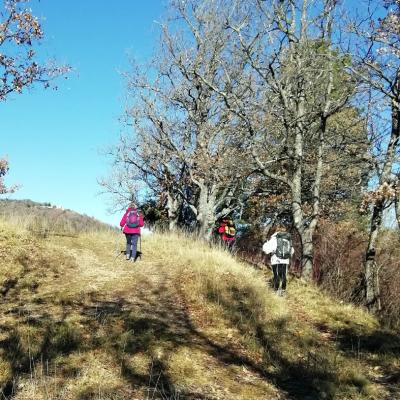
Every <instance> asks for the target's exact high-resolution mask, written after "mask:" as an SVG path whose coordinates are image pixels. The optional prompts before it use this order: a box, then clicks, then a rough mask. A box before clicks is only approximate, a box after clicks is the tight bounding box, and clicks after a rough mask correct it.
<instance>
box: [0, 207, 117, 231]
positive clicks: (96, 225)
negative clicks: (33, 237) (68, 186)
mask: <svg viewBox="0 0 400 400" xmlns="http://www.w3.org/2000/svg"><path fill="white" fill-rule="evenodd" d="M0 218H3V219H5V220H7V221H9V222H11V223H14V224H18V225H19V226H21V227H23V228H25V229H27V230H29V231H32V232H37V233H38V234H41V235H47V234H77V233H81V232H88V231H93V230H104V229H106V230H109V229H113V227H112V226H111V225H108V224H106V223H103V222H100V221H98V220H97V219H95V218H93V217H89V216H87V215H82V214H79V213H77V212H75V211H72V210H69V209H64V208H62V207H60V206H56V205H52V204H51V203H48V202H45V203H37V202H34V201H32V200H9V199H2V200H0Z"/></svg>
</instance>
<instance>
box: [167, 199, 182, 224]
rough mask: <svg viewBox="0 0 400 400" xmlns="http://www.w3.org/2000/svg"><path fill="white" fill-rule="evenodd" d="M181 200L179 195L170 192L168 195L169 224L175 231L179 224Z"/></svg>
mask: <svg viewBox="0 0 400 400" xmlns="http://www.w3.org/2000/svg"><path fill="white" fill-rule="evenodd" d="M181 205H182V203H181V201H180V199H179V198H178V197H176V196H174V195H173V194H172V193H170V192H168V195H167V211H168V225H169V230H170V231H173V230H175V229H176V228H177V226H178V219H179V210H180V208H181Z"/></svg>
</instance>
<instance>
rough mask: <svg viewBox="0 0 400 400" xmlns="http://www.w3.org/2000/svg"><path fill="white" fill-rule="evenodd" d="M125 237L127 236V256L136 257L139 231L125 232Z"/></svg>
mask: <svg viewBox="0 0 400 400" xmlns="http://www.w3.org/2000/svg"><path fill="white" fill-rule="evenodd" d="M125 237H126V252H125V253H126V255H127V257H130V258H133V259H135V258H136V252H137V243H138V239H139V235H138V234H137V233H134V234H129V233H125Z"/></svg>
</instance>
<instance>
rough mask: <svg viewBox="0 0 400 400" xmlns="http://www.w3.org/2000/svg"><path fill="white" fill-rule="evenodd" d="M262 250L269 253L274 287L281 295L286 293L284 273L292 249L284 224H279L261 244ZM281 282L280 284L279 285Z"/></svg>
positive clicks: (292, 251)
mask: <svg viewBox="0 0 400 400" xmlns="http://www.w3.org/2000/svg"><path fill="white" fill-rule="evenodd" d="M262 250H263V252H264V253H266V254H271V266H272V272H273V273H274V289H275V291H276V292H277V293H278V294H279V295H281V296H283V295H285V293H286V275H287V271H288V268H289V264H290V259H291V258H292V256H293V253H294V249H293V247H292V241H291V238H290V234H289V233H288V232H286V228H285V227H284V226H279V227H277V229H276V232H275V233H274V234H273V235H272V236H271V238H270V239H269V240H268V241H267V242H265V243H264V244H263V247H262ZM281 283H282V285H280V284H281Z"/></svg>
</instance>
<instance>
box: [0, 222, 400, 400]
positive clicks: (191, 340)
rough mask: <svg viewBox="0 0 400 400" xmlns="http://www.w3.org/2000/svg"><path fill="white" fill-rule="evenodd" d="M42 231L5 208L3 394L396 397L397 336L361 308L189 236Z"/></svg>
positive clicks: (0, 325) (0, 273)
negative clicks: (128, 252)
mask: <svg viewBox="0 0 400 400" xmlns="http://www.w3.org/2000/svg"><path fill="white" fill-rule="evenodd" d="M123 247H124V238H123V237H122V236H121V234H119V233H117V232H113V231H107V230H103V231H98V232H87V233H81V234H79V235H75V236H74V237H69V236H53V235H49V236H47V237H37V236H35V235H32V232H31V231H29V230H26V229H22V228H21V227H19V226H18V225H15V224H11V223H10V222H6V221H4V220H1V219H0V292H1V299H2V301H1V303H0V308H1V310H0V319H1V322H0V388H1V390H2V392H3V396H4V398H7V399H15V400H22V399H26V400H27V399H66V400H69V399H71V400H72V399H80V400H84V399H85V400H86V399H110V400H111V399H113V400H117V399H118V400H121V399H193V400H194V399H215V400H216V399H226V400H228V399H229V400H232V399H238V400H241V399H242V400H251V399H309V400H312V399H346V400H347V399H396V398H400V389H399V381H400V361H399V359H400V357H399V353H400V339H399V336H398V334H397V333H396V332H390V331H384V330H382V329H380V327H379V325H378V323H377V321H376V320H375V319H374V318H373V317H371V316H370V315H368V314H366V313H365V312H364V311H363V310H361V309H357V308H354V307H352V306H349V305H345V304H338V303H337V302H335V301H334V300H332V299H330V298H329V297H328V296H326V295H324V294H323V293H321V292H320V291H319V290H317V289H316V288H314V287H311V286H307V285H305V284H304V283H302V282H301V281H298V280H291V281H289V288H288V292H289V293H288V296H287V298H279V297H276V296H275V295H274V293H272V292H271V291H270V290H269V289H268V287H267V281H268V279H269V274H268V272H264V271H260V270H255V269H254V268H252V267H250V266H249V265H246V264H245V263H242V262H239V261H237V260H235V259H234V258H232V257H231V256H230V255H229V254H227V253H225V252H223V251H221V250H219V249H214V248H210V247H208V246H207V245H204V244H202V243H199V242H196V241H193V240H192V239H190V238H188V237H185V236H179V235H178V236H177V235H159V234H155V235H152V236H146V237H143V243H142V247H143V258H142V260H141V261H139V262H138V263H135V264H133V263H131V262H127V261H125V260H124V259H123V257H117V255H118V254H120V253H119V251H120V249H123Z"/></svg>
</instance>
